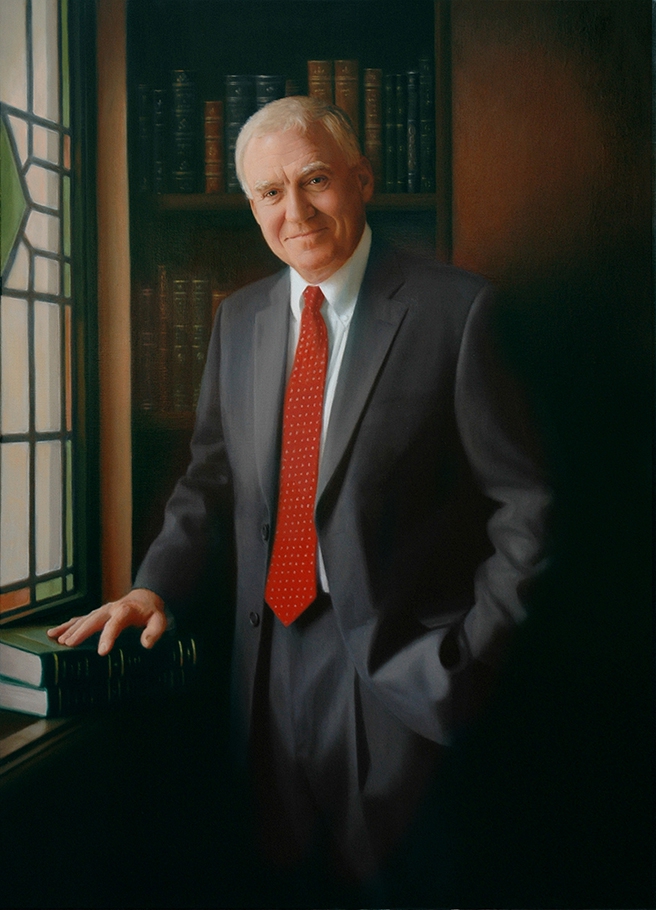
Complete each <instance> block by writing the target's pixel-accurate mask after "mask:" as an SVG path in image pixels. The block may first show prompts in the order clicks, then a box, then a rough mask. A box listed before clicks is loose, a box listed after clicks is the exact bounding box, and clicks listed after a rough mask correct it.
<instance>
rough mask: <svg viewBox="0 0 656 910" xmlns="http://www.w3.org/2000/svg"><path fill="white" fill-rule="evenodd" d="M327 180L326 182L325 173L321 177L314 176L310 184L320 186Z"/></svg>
mask: <svg viewBox="0 0 656 910" xmlns="http://www.w3.org/2000/svg"><path fill="white" fill-rule="evenodd" d="M325 182H326V178H325V177H324V176H323V175H322V176H320V177H312V178H311V179H310V180H309V184H310V186H319V185H320V184H322V183H325Z"/></svg>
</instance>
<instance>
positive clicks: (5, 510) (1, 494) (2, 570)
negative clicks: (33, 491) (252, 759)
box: [0, 442, 30, 585]
mask: <svg viewBox="0 0 656 910" xmlns="http://www.w3.org/2000/svg"><path fill="white" fill-rule="evenodd" d="M29 465H30V448H29V445H28V444H27V443H26V442H6V443H2V445H0V584H3V585H10V584H13V583H14V582H17V581H21V580H22V579H23V578H27V576H28V574H29V566H30V557H29V546H30V481H29V475H30V471H29Z"/></svg>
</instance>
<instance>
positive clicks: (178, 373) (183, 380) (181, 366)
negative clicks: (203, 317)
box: [170, 278, 191, 413]
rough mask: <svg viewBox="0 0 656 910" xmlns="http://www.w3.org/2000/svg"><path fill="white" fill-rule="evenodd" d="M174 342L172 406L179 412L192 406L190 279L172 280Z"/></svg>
mask: <svg viewBox="0 0 656 910" xmlns="http://www.w3.org/2000/svg"><path fill="white" fill-rule="evenodd" d="M171 303H172V320H171V325H172V327H173V343H172V346H171V380H170V381H171V408H172V410H173V411H175V412H177V413H181V412H185V411H188V410H189V409H190V407H191V384H190V367H191V357H190V351H191V346H190V344H189V336H188V326H189V311H190V307H189V279H188V278H173V280H172V295H171Z"/></svg>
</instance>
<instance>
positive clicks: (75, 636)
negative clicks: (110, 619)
mask: <svg viewBox="0 0 656 910" xmlns="http://www.w3.org/2000/svg"><path fill="white" fill-rule="evenodd" d="M107 616H108V612H107V606H104V607H99V609H97V610H93V611H92V612H91V613H88V614H87V615H86V616H76V617H74V618H73V619H71V620H69V621H68V622H67V623H63V624H62V625H61V626H58V627H56V628H55V629H53V630H51V631H50V632H49V634H50V635H51V637H52V638H56V639H57V641H58V642H59V643H60V644H62V645H69V646H70V647H75V645H79V644H80V643H81V642H83V641H84V640H85V639H87V638H88V637H89V636H90V635H93V634H94V632H99V631H100V630H101V629H102V627H103V626H104V624H105V622H106V620H107Z"/></svg>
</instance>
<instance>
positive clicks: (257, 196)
mask: <svg viewBox="0 0 656 910" xmlns="http://www.w3.org/2000/svg"><path fill="white" fill-rule="evenodd" d="M244 176H245V178H246V182H247V184H248V187H249V189H250V192H251V195H252V197H253V198H252V199H251V200H250V203H251V209H252V210H253V215H254V216H255V220H256V221H257V223H258V224H259V225H260V228H261V229H262V234H263V235H264V239H265V240H266V242H267V243H268V245H269V246H270V247H271V249H272V250H273V252H274V253H275V254H276V256H278V258H279V259H282V261H283V262H286V263H287V264H288V265H291V266H292V267H293V268H295V269H296V271H297V272H298V273H299V274H300V275H302V277H303V278H304V279H305V280H306V281H307V282H308V284H319V283H320V282H321V281H324V280H325V279H326V278H329V277H330V276H331V275H332V274H333V273H334V272H336V271H337V269H339V268H340V267H341V266H342V265H344V263H345V262H346V260H347V259H349V258H350V257H351V255H352V254H353V252H354V250H355V248H356V246H357V245H358V243H359V242H360V238H361V236H362V231H363V229H364V224H365V202H367V201H368V200H369V199H370V198H371V195H372V193H373V175H372V172H371V167H370V165H369V162H368V161H367V159H366V158H362V159H360V161H359V162H358V164H356V165H355V166H353V167H349V166H348V165H347V164H346V160H345V158H344V154H343V152H342V151H341V150H340V148H339V146H338V145H337V143H336V142H335V140H334V139H333V137H332V136H331V135H330V133H329V132H328V131H327V130H326V129H325V128H324V127H323V126H321V124H316V123H315V124H313V125H312V126H311V127H310V129H309V130H308V132H307V133H305V134H302V133H300V132H298V131H297V130H294V129H291V130H285V131H284V132H276V133H269V134H267V135H266V136H259V137H254V138H253V139H251V141H250V142H249V143H248V145H247V147H246V152H245V155H244Z"/></svg>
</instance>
